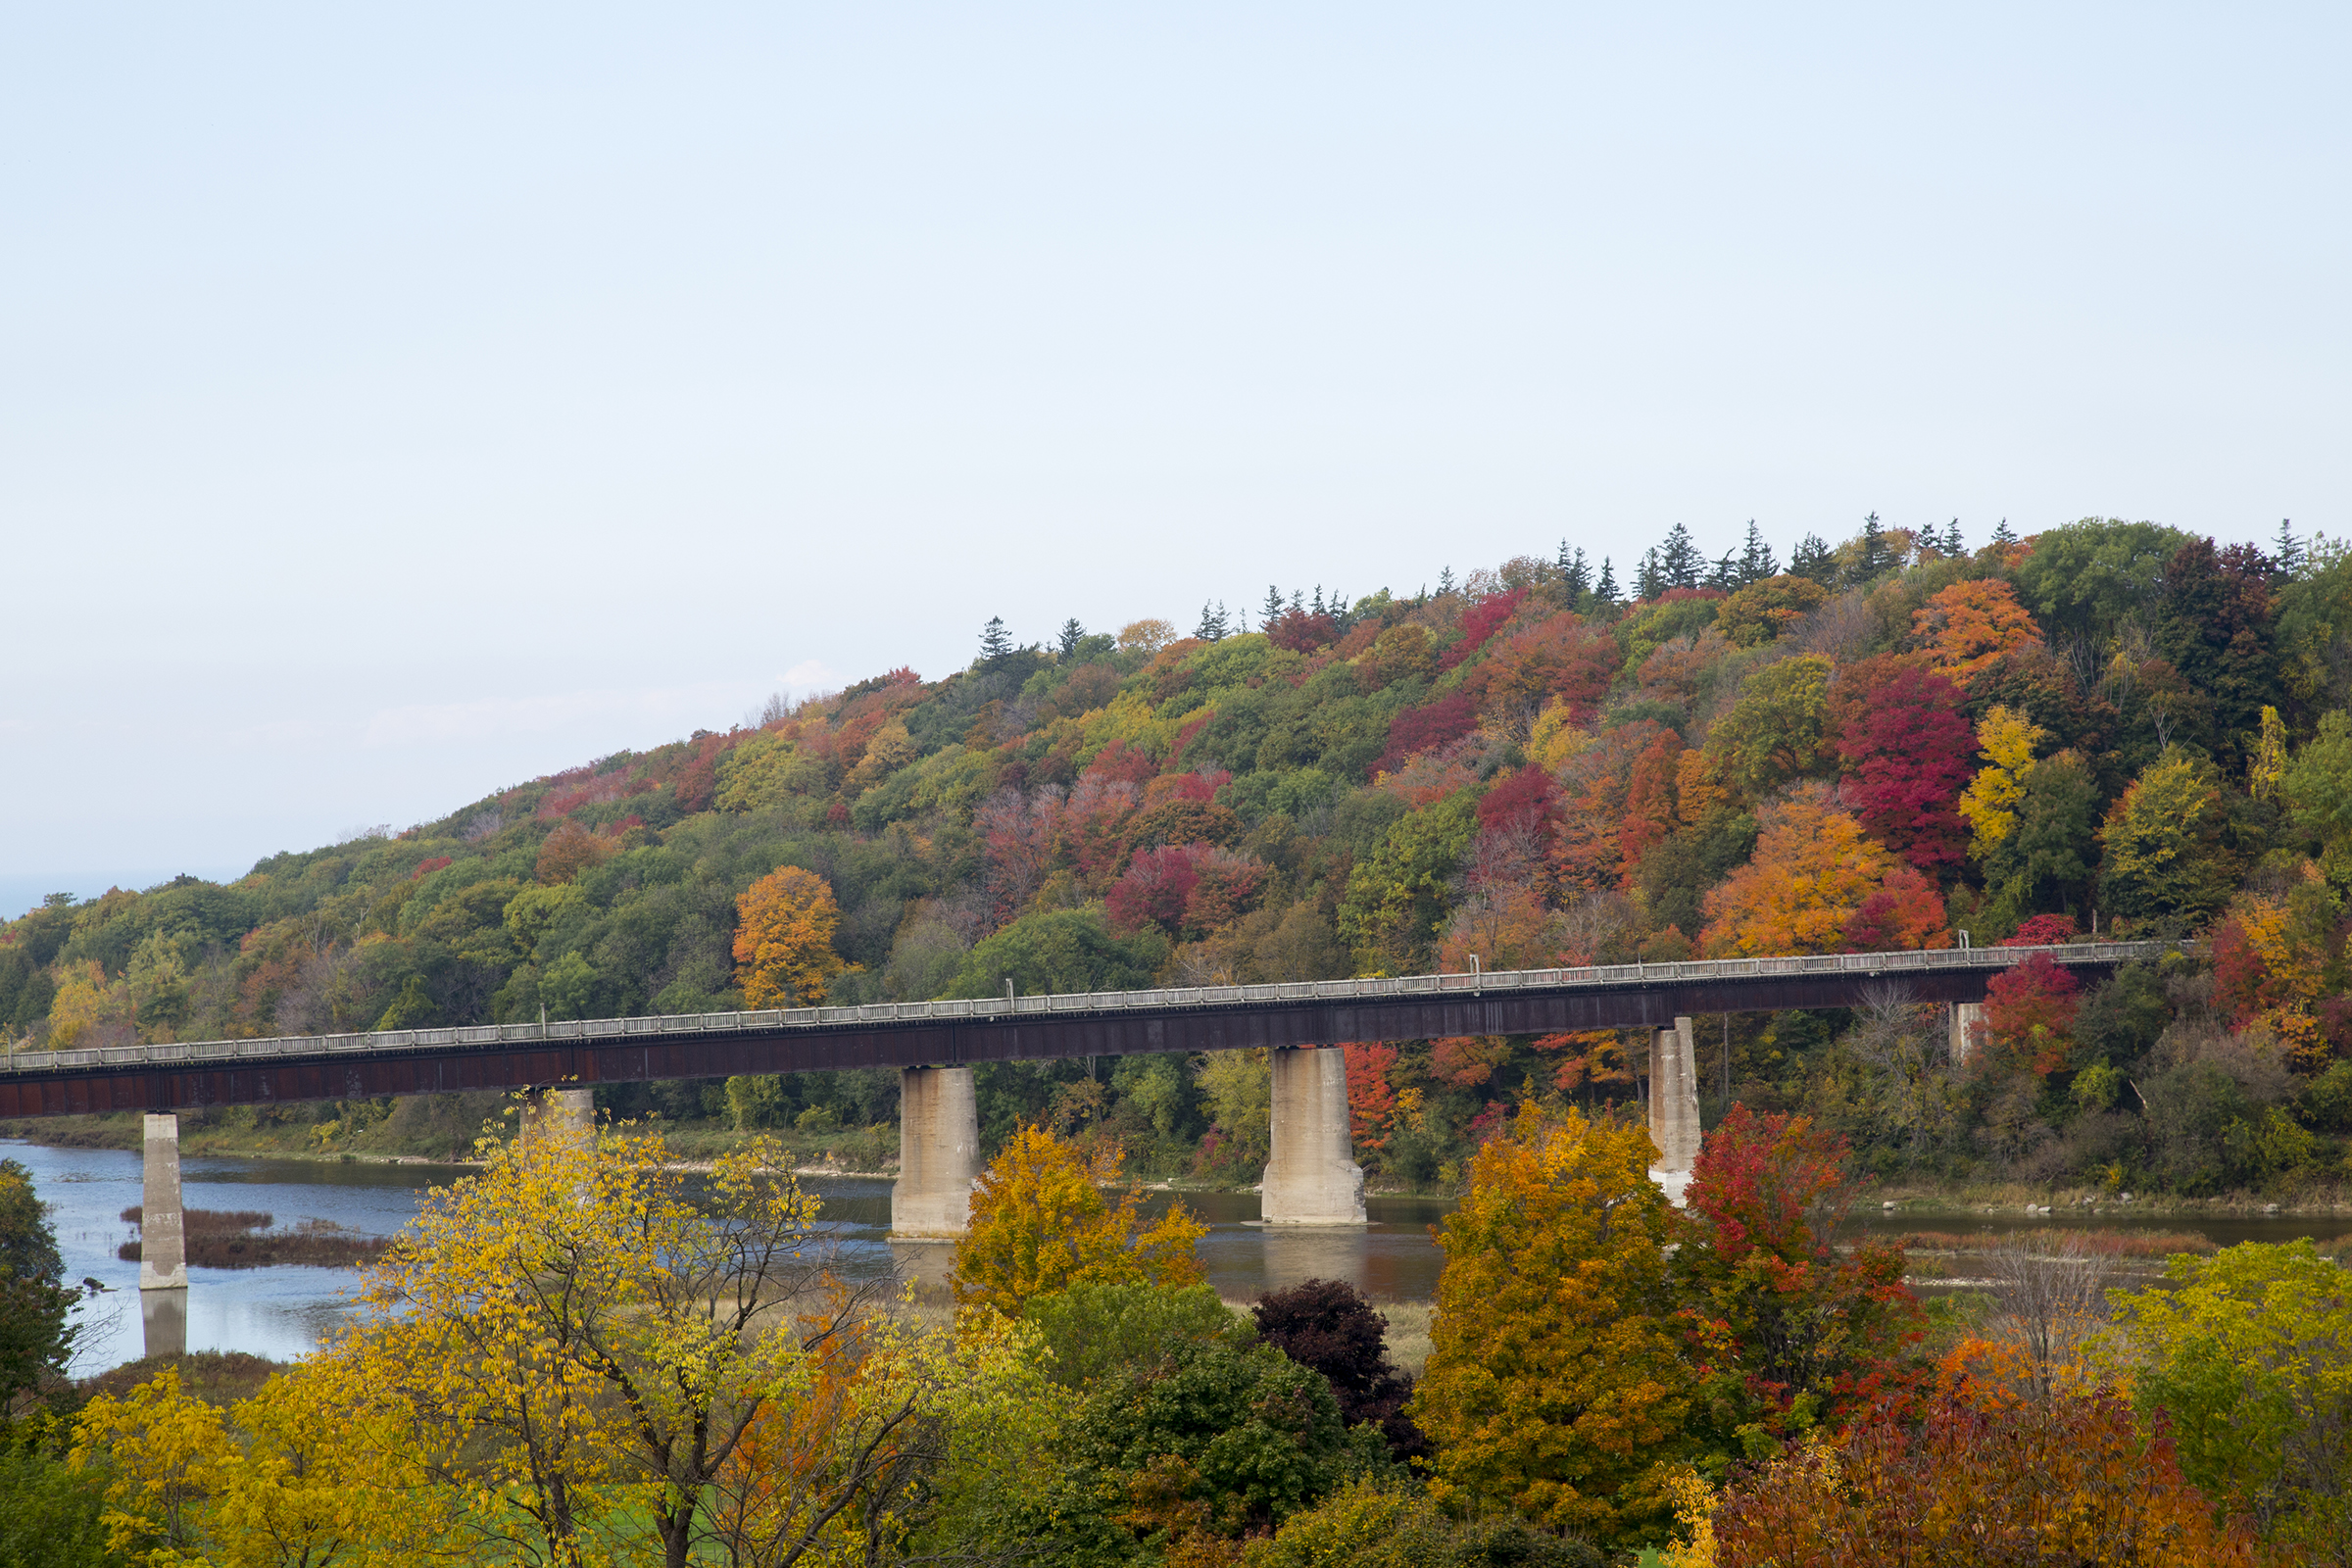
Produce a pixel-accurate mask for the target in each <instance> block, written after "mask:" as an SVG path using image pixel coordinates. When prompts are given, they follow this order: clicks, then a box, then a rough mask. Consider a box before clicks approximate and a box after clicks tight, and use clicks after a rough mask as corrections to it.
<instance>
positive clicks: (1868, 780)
mask: <svg viewBox="0 0 2352 1568" xmlns="http://www.w3.org/2000/svg"><path fill="white" fill-rule="evenodd" d="M1839 687H1840V690H1839V692H1838V704H1837V717H1838V754H1839V756H1841V757H1842V758H1843V759H1844V760H1845V765H1846V768H1847V770H1848V771H1849V772H1851V773H1853V774H1854V775H1856V779H1857V782H1856V783H1855V784H1854V785H1852V786H1851V787H1850V789H1849V799H1851V801H1852V802H1853V804H1854V807H1855V812H1854V814H1855V815H1856V816H1858V817H1859V818H1860V819H1861V821H1862V825H1863V826H1864V827H1865V828H1867V829H1869V831H1870V834H1871V836H1872V837H1874V838H1876V839H1878V840H1879V842H1881V843H1882V844H1885V845H1886V846H1887V848H1888V849H1890V850H1892V851H1894V852H1895V853H1896V854H1897V855H1900V856H1902V857H1903V858H1905V859H1907V860H1909V861H1910V862H1911V863H1912V864H1913V865H1916V866H1918V867H1919V868H1920V869H1921V870H1923V871H1933V870H1935V869H1936V867H1938V866H1956V865H1958V864H1960V862H1961V859H1962V858H1963V855H1964V852H1965V850H1966V848H1967V844H1968V823H1967V822H1966V821H1965V820H1964V819H1963V818H1962V817H1961V815H1960V812H1959V811H1958V809H1956V804H1955V803H1957V802H1958V800H1959V798H1960V792H1961V791H1962V790H1964V789H1966V788H1967V787H1968V781H1969V780H1970V779H1971V778H1973V777H1974V776H1975V775H1976V757H1977V732H1976V729H1975V728H1974V727H1973V726H1972V725H1971V724H1970V723H1969V721H1968V720H1967V719H1966V718H1964V717H1963V716H1961V712H1960V710H1961V707H1962V706H1963V705H1964V704H1965V703H1966V702H1967V697H1966V695H1965V694H1964V693H1963V692H1962V691H1961V690H1960V688H1959V687H1957V686H1955V685H1953V684H1952V683H1951V682H1950V681H1948V680H1946V679H1944V677H1942V676H1941V675H1938V674H1936V673H1935V672H1933V671H1932V670H1929V669H1927V668H1925V667H1924V666H1922V665H1921V664H1919V663H1918V662H1915V661H1913V660H1908V659H1899V658H1887V657H1882V658H1879V659H1870V660H1865V661H1863V662H1861V663H1859V664H1856V665H1854V666H1852V667H1851V668H1850V669H1848V670H1847V671H1846V672H1845V673H1844V675H1843V676H1842V678H1841V679H1840V681H1839Z"/></svg>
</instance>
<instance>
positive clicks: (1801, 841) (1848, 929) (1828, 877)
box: [1699, 788, 1951, 957]
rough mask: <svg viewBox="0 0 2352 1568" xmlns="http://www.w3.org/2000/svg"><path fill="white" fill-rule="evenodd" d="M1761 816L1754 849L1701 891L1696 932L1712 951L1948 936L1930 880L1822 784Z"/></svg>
mask: <svg viewBox="0 0 2352 1568" xmlns="http://www.w3.org/2000/svg"><path fill="white" fill-rule="evenodd" d="M1763 817H1764V832H1763V834H1762V836H1761V837H1760V838H1759V839H1758V840H1757V842H1756V853H1755V856H1754V858H1752V859H1750V860H1749V861H1748V862H1747V864H1745V865H1743V866H1741V867H1740V869H1739V870H1737V871H1735V872H1733V873H1732V876H1731V879H1730V880H1729V881H1727V882H1725V883H1724V884H1723V885H1722V886H1720V887H1717V888H1714V889H1712V890H1711V891H1709V892H1708V894H1707V896H1706V901H1705V907H1706V911H1707V927H1706V930H1705V931H1704V932H1702V933H1701V935H1700V939H1699V940H1700V943H1701V945H1702V946H1703V947H1704V948H1705V949H1706V951H1707V952H1708V953H1710V954H1719V955H1725V956H1742V957H1744V956H1753V955H1774V954H1789V953H1837V952H1840V951H1844V950H1848V949H1851V948H1853V947H1855V946H1856V942H1855V939H1856V938H1857V937H1859V938H1862V939H1864V940H1865V941H1867V942H1869V943H1870V945H1872V946H1874V947H1875V946H1878V945H1880V944H1882V943H1883V944H1885V945H1886V946H1888V947H1896V948H1933V947H1942V946H1945V945H1946V944H1947V943H1949V941H1950V940H1951V939H1950V935H1949V934H1948V933H1947V932H1945V931H1944V929H1943V906H1942V902H1941V901H1940V900H1939V899H1937V898H1936V895H1935V890H1934V885H1933V884H1932V883H1929V882H1928V881H1927V880H1926V879H1925V878H1924V877H1922V876H1920V875H1919V873H1918V872H1916V871H1913V870H1912V869H1911V868H1910V867H1909V866H1907V865H1903V864H1901V863H1900V862H1898V861H1897V860H1896V858H1894V856H1893V855H1891V854H1890V853H1888V851H1887V847H1886V846H1885V845H1883V844H1881V843H1879V841H1878V840H1876V839H1873V838H1870V837H1868V836H1867V835H1865V834H1864V833H1863V831H1862V824H1861V823H1859V822H1857V821H1855V820H1854V819H1853V817H1851V816H1850V815H1848V814H1847V813H1845V812H1844V811H1840V810H1838V809H1835V808H1834V807H1833V806H1832V805H1831V804H1830V799H1829V796H1828V794H1827V793H1826V792H1824V791H1823V790H1821V789H1819V788H1814V789H1807V790H1800V791H1798V792H1797V793H1796V794H1795V795H1793V796H1791V797H1790V798H1789V800H1787V801H1785V802H1783V803H1782V804H1780V805H1779V806H1777V807H1768V808H1766V809H1765V810H1764V812H1763ZM1881 894H1885V895H1887V897H1886V898H1883V899H1881V898H1879V897H1878V895H1881ZM1874 901H1875V902H1874ZM1866 910H1867V918H1862V919H1857V916H1862V915H1864V914H1865V911H1866Z"/></svg>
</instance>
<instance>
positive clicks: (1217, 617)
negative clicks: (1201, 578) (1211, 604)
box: [1193, 599, 1229, 643]
mask: <svg viewBox="0 0 2352 1568" xmlns="http://www.w3.org/2000/svg"><path fill="white" fill-rule="evenodd" d="M1228 624H1229V622H1228V620H1227V617H1226V614H1225V601H1224V600H1222V599H1220V600H1218V601H1217V608H1216V609H1214V610H1211V609H1209V608H1208V601H1207V600H1205V599H1203V600H1201V624H1200V625H1198V626H1196V627H1194V628H1193V635H1194V636H1196V637H1198V638H1200V639H1201V641H1202V642H1204V643H1217V642H1223V641H1224V640H1225V631H1226V627H1227V625H1228Z"/></svg>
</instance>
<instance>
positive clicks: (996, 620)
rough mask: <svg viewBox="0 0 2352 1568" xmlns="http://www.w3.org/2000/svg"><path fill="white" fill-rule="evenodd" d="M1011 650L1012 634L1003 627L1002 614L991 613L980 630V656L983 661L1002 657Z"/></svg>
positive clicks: (1003, 619)
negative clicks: (986, 622)
mask: <svg viewBox="0 0 2352 1568" xmlns="http://www.w3.org/2000/svg"><path fill="white" fill-rule="evenodd" d="M1011 652H1012V634H1011V633H1010V632H1008V631H1006V630H1005V617H1004V616H1003V615H991V616H989V617H988V624H987V625H986V626H984V627H982V628H981V631H980V657H981V659H982V660H984V661H991V662H993V661H995V660H999V659H1003V658H1004V657H1005V655H1006V654H1009V653H1011Z"/></svg>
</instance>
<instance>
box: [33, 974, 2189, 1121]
mask: <svg viewBox="0 0 2352 1568" xmlns="http://www.w3.org/2000/svg"><path fill="white" fill-rule="evenodd" d="M2164 946H2165V945H2164V944H2160V943H2152V942H2106V943H2083V944H2076V945H2072V946H2065V947H2050V948H2042V949H2021V948H1975V949H1968V948H1959V949H1943V950H1936V951H1929V952H1922V953H1846V954H1831V955H1826V956H1812V957H1787V958H1731V959H1717V960H1692V961H1689V962H1682V963H1648V964H1640V963H1629V964H1616V965H1610V966H1606V967H1599V968H1584V969H1520V970H1496V971H1493V972H1489V973H1484V974H1479V973H1472V974H1438V975H1408V976H1404V977H1401V978H1397V979H1379V980H1323V981H1305V982H1298V983H1292V984H1280V985H1257V986H1201V987H1191V988H1184V989H1175V990H1157V991H1098V992H1074V993H1069V994H1065V995H1054V996H1038V997H1010V998H990V999H987V1000H984V1001H977V1002H913V1003H882V1004H875V1005H864V1006H851V1007H798V1008H785V1009H780V1010H774V1011H765V1012H720V1013H689V1014H683V1015H678V1016H667V1017H641V1018H594V1019H586V1020H581V1021H576V1022H564V1023H548V1024H504V1025H493V1026H484V1027H480V1028H470V1029H398V1030H386V1031H383V1032H381V1033H374V1034H342V1035H304V1036H294V1037H287V1038H278V1039H269V1040H209V1041H197V1042H189V1043H185V1044H175V1045H150V1046H109V1047H106V1048H103V1049H99V1050H92V1051H54V1052H19V1053H16V1054H9V1055H0V1116H53V1115H63V1114H69V1113H74V1112H87V1111H112V1110H148V1111H172V1110H186V1109H193V1108H196V1107H200V1106H206V1105H237V1104H266V1103H282V1102H292V1101H306V1100H356V1099H361V1098H366V1097H370V1096H378V1095H421V1094H438V1093H445V1092H448V1091H451V1090H460V1089H522V1088H531V1087H541V1086H548V1085H554V1084H565V1083H568V1084H577V1085H595V1084H609V1083H628V1082H642V1081H647V1080H653V1079H664V1078H713V1077H722V1076H727V1075H732V1074H739V1073H778V1072H804V1071H809V1070H811V1069H821V1068H841V1067H958V1066H966V1067H968V1066H971V1065H974V1064H976V1063H980V1062H991V1061H1024V1060H1042V1059H1053V1058H1067V1057H1072V1056H1118V1055H1138V1054H1148V1053H1152V1052H1172V1051H1180V1052H1197V1051H1233V1050H1241V1049H1247V1048H1250V1047H1260V1046H1274V1047H1299V1046H1329V1045H1337V1044H1340V1043H1342V1042H1346V1041H1364V1040H1427V1039H1442V1038H1446V1037H1450V1036H1460V1035H1501V1034H1554V1033H1560V1032H1564V1031H1569V1030H1587V1029H1628V1028H1640V1027H1645V1026H1646V1027H1649V1028H1665V1027H1667V1026H1669V1025H1671V1024H1672V1023H1673V1021H1674V1020H1675V1019H1676V1018H1678V1017H1680V1018H1688V1017H1690V1016H1692V1015H1693V1014H1697V1013H1714V1012H1761V1011H1778V1010H1782V1009H1785V1008H1792V1007H1851V1006H1857V1005H1862V1004H1864V1003H1865V1002H1866V1001H1868V1000H1870V999H1871V998H1872V996H1873V995H1874V994H1886V993H1887V991H1888V989H1889V988H1898V989H1899V991H1900V992H1901V993H1902V994H1904V995H1906V996H1907V997H1908V998H1909V999H1910V1000H1912V1001H1914V1002H1922V1003H1930V1002H1958V1003H1967V1002H1977V1001H1980V1000H1982V999H1983V997H1984V995H1985V983H1986V981H1987V980H1988V979H1989V978H1990V977H1991V975H1992V974H1994V973H1996V972H1998V971H1999V970H2001V969H2005V968H2007V967H2009V966H2010V965H2011V964H2014V963H2016V962H2018V961H2019V960H2020V959H2022V958H2024V957H2025V956H2027V955H2028V954H2029V953H2032V952H2036V951H2038V952H2042V953H2046V954H2048V955H2049V956H2050V957H2051V958H2052V959H2053V960H2055V961H2056V962H2058V963H2060V964H2063V965H2065V966H2066V967H2067V968H2069V969H2071V970H2075V971H2077V972H2079V973H2084V974H2090V973H2103V972H2106V971H2109V970H2112V969H2113V968H2114V967H2115V966H2116V965H2117V964H2120V963H2124V962H2128V961H2131V959H2134V958H2142V957H2147V956H2152V955H2154V954H2157V953H2160V952H2162V951H2164Z"/></svg>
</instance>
